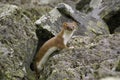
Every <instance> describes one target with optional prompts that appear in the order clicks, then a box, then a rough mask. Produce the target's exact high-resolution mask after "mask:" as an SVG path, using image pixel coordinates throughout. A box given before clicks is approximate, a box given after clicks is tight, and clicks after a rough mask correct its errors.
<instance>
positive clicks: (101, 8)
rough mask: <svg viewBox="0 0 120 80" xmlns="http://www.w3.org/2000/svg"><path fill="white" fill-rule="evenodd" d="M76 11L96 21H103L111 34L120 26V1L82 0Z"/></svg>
mask: <svg viewBox="0 0 120 80" xmlns="http://www.w3.org/2000/svg"><path fill="white" fill-rule="evenodd" d="M76 9H77V10H79V11H81V12H84V13H86V14H89V15H91V16H92V17H94V18H96V19H99V18H101V19H103V20H104V21H105V22H106V24H107V25H108V27H109V30H110V33H111V34H112V33H114V32H116V29H117V28H118V27H119V25H120V19H119V17H120V15H119V14H120V0H80V1H79V2H78V3H77V4H76Z"/></svg>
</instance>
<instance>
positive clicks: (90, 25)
mask: <svg viewBox="0 0 120 80" xmlns="http://www.w3.org/2000/svg"><path fill="white" fill-rule="evenodd" d="M66 21H76V22H77V23H78V29H77V31H76V32H75V35H84V36H85V35H87V36H96V35H101V34H108V33H109V31H108V27H107V25H106V24H105V23H104V22H103V21H102V20H101V19H95V18H93V17H92V16H89V15H85V14H84V13H80V12H78V11H76V10H74V9H72V8H71V7H70V6H69V5H67V4H64V3H61V4H59V5H58V6H57V7H55V8H54V9H53V10H52V11H50V12H49V13H48V14H46V15H43V16H42V17H41V18H40V19H39V20H37V21H36V22H35V24H36V25H37V26H39V27H42V28H43V29H47V30H48V31H50V32H51V33H52V34H53V35H55V34H56V33H58V32H59V31H60V29H61V26H62V23H63V22H66Z"/></svg>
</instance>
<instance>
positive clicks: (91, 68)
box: [40, 34, 120, 80]
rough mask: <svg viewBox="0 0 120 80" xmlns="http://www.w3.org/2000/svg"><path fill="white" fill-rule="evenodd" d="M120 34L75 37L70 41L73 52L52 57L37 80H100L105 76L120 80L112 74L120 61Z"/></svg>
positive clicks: (117, 75) (115, 74)
mask: <svg viewBox="0 0 120 80" xmlns="http://www.w3.org/2000/svg"><path fill="white" fill-rule="evenodd" d="M119 45H120V34H114V35H102V36H98V37H96V38H94V39H93V38H90V37H83V36H78V37H74V38H72V39H71V40H70V43H69V46H74V48H73V49H64V50H62V51H59V54H58V52H55V53H54V55H52V56H51V57H50V58H49V59H48V61H47V63H46V66H45V68H44V70H43V71H42V74H41V78H40V80H66V79H67V80H99V79H100V78H103V77H106V76H114V77H119V75H120V72H118V71H115V67H116V63H118V60H119V57H120V54H119V52H120V46H119Z"/></svg>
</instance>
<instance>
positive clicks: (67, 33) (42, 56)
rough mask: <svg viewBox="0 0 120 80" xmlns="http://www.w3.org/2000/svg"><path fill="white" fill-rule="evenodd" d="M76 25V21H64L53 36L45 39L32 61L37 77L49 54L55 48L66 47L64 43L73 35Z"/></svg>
mask: <svg viewBox="0 0 120 80" xmlns="http://www.w3.org/2000/svg"><path fill="white" fill-rule="evenodd" d="M76 26H77V24H76V22H64V23H63V25H62V29H61V31H60V32H59V33H58V34H57V35H56V36H55V37H53V38H51V39H49V40H48V41H46V42H45V43H44V44H43V45H42V47H41V48H40V49H39V50H38V52H37V54H36V56H35V57H34V59H33V62H32V63H33V67H34V70H35V74H36V77H37V78H39V75H40V70H42V69H43V66H44V64H45V63H46V61H47V59H48V58H49V56H50V55H51V54H52V53H53V52H54V51H55V50H57V49H64V48H67V46H66V44H67V42H68V41H69V39H70V38H71V36H72V35H73V33H74V31H75V29H76Z"/></svg>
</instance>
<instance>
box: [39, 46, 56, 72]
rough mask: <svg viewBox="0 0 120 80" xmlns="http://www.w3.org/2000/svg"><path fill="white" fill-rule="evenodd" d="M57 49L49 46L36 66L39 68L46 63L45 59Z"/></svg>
mask: <svg viewBox="0 0 120 80" xmlns="http://www.w3.org/2000/svg"><path fill="white" fill-rule="evenodd" d="M55 50H57V47H52V48H50V49H49V50H48V51H47V52H46V53H45V55H44V56H43V58H42V59H41V61H40V62H39V63H38V66H37V68H38V69H39V70H41V69H42V68H43V66H44V64H45V63H46V61H47V60H48V58H49V56H50V55H51V54H52V53H53V52H54V51H55Z"/></svg>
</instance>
